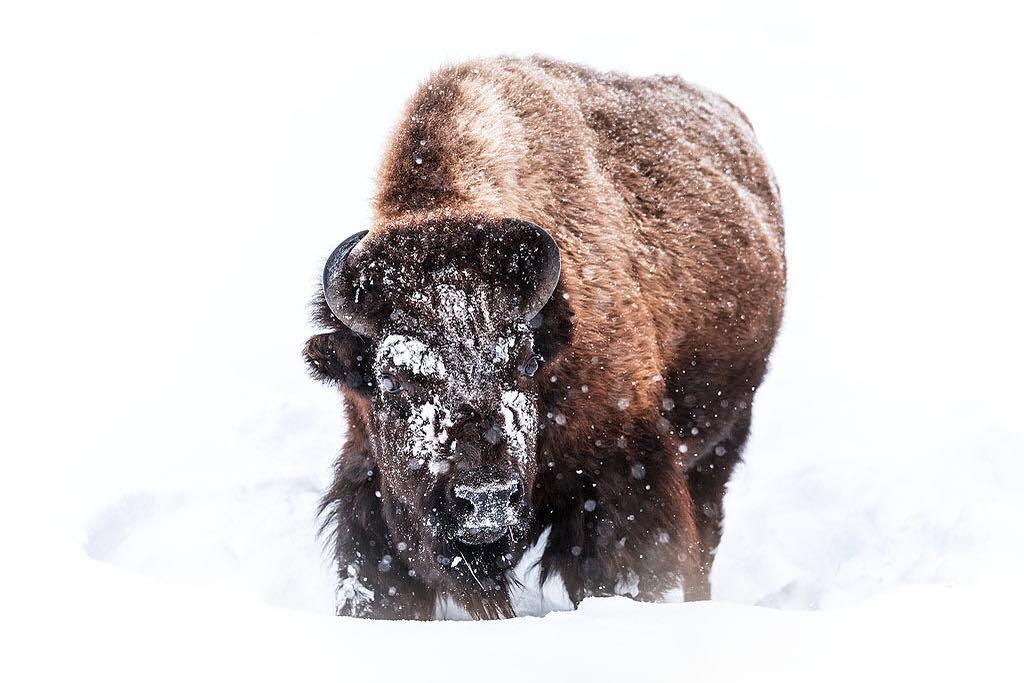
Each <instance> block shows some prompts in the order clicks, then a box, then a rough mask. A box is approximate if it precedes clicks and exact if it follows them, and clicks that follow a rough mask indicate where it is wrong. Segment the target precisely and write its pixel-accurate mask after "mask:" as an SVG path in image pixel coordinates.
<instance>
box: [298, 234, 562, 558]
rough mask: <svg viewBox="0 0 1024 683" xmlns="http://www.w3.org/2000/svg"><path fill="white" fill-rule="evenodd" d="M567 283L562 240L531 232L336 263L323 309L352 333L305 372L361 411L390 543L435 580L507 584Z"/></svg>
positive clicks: (382, 247) (319, 345)
mask: <svg viewBox="0 0 1024 683" xmlns="http://www.w3.org/2000/svg"><path fill="white" fill-rule="evenodd" d="M559 272H560V259H559V251H558V247H557V246H556V244H555V242H554V240H553V239H552V238H551V236H550V235H549V234H548V233H547V232H545V231H544V230H543V229H541V228H539V227H538V226H536V225H534V224H532V223H528V222H525V221H520V220H497V221H496V220H487V219H472V220H466V219H464V220H457V221H453V220H446V221H437V222H432V223H429V224H415V225H405V226H399V227H388V228H382V229H380V230H378V231H376V232H374V233H370V234H368V233H360V234H358V235H355V236H353V237H352V238H349V239H348V240H346V241H345V242H343V243H342V244H341V245H339V246H338V248H337V249H336V250H335V252H334V253H333V254H332V255H331V257H330V259H328V262H327V266H326V268H325V270H324V281H323V300H324V302H326V304H327V306H328V307H329V309H330V314H331V316H332V317H333V318H334V320H335V321H337V322H340V323H341V324H343V325H344V327H345V328H346V329H344V330H340V331H338V332H336V333H333V334H332V335H330V336H328V337H327V338H326V339H324V335H321V336H320V337H319V338H314V340H311V342H310V345H307V360H308V361H309V362H310V364H311V366H312V367H313V369H314V371H315V372H317V373H318V374H320V375H322V376H324V375H326V376H328V377H331V378H333V379H337V380H339V381H342V382H343V384H344V386H346V387H347V392H346V393H347V395H348V396H349V397H350V398H351V399H352V400H353V401H354V402H355V403H357V404H358V406H357V410H356V413H357V414H358V415H360V416H362V418H363V419H362V420H361V422H363V423H364V427H365V430H366V432H367V440H368V442H369V450H370V451H371V453H370V454H369V455H370V458H371V459H372V461H373V463H374V465H375V466H376V468H377V469H379V471H380V473H381V476H382V481H381V484H382V485H381V487H380V496H381V498H382V509H383V514H384V516H385V519H386V521H387V524H388V529H389V534H390V535H391V539H390V540H391V542H392V543H393V544H394V545H395V546H396V547H398V548H406V549H408V556H407V557H405V558H403V559H404V560H405V561H406V563H407V564H408V565H409V566H410V567H418V569H417V571H419V572H421V573H424V572H425V574H423V575H425V576H429V575H431V574H434V575H437V573H438V571H441V573H444V572H443V570H444V569H445V567H439V564H441V565H444V564H445V563H446V562H447V561H449V560H450V561H453V562H457V560H456V559H455V558H459V557H461V558H463V559H466V561H467V562H469V561H470V559H471V558H472V559H473V560H474V561H475V562H476V563H477V567H478V571H477V573H480V571H479V570H480V569H484V567H481V564H483V565H486V566H487V567H489V568H490V569H491V570H492V571H491V572H488V571H487V570H486V569H484V573H485V574H486V573H494V574H496V573H498V572H499V571H500V570H501V569H502V568H503V567H507V566H508V563H509V562H511V561H512V559H513V557H514V556H515V555H517V552H516V551H517V550H521V548H518V549H517V547H516V545H517V541H516V539H517V538H518V539H522V538H523V537H524V535H525V532H526V530H527V528H528V526H529V524H530V521H531V500H530V499H531V495H530V492H531V490H532V487H533V483H534V480H535V477H536V469H537V458H536V452H537V440H538V429H539V426H540V421H539V420H538V410H539V408H538V395H539V390H538V386H537V383H538V381H539V379H540V377H539V376H540V375H542V374H543V373H542V371H541V368H542V364H544V363H545V362H546V361H549V360H550V356H551V355H552V354H553V352H554V348H555V346H554V345H553V344H552V339H553V338H554V336H557V335H553V334H552V331H551V323H552V321H551V320H549V321H545V315H547V314H548V313H549V311H550V307H549V309H545V305H546V304H548V302H549V300H550V299H551V298H552V294H553V292H554V291H555V288H556V286H557V284H558V281H559ZM558 298H559V299H560V298H561V297H558ZM542 309H543V310H544V311H545V312H544V313H543V314H542ZM551 317H553V316H551ZM314 342H315V343H314ZM448 566H449V567H450V566H451V565H450V564H448Z"/></svg>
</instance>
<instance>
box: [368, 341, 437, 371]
mask: <svg viewBox="0 0 1024 683" xmlns="http://www.w3.org/2000/svg"><path fill="white" fill-rule="evenodd" d="M388 362H390V363H392V364H394V365H396V366H398V367H401V368H406V369H408V370H411V371H412V372H414V373H416V374H417V375H422V376H424V377H438V378H441V379H443V378H444V377H445V375H446V374H447V369H446V368H445V367H444V361H443V360H441V359H440V358H439V357H438V356H437V354H436V353H434V352H433V351H432V350H431V349H429V348H427V345H426V344H424V343H423V342H422V341H420V340H419V339H415V338H413V337H407V336H405V335H401V334H391V335H388V336H387V337H385V338H384V341H382V342H381V343H380V345H379V346H378V348H377V362H376V364H375V367H376V368H377V374H378V375H379V374H381V373H382V372H385V371H386V369H387V363H388Z"/></svg>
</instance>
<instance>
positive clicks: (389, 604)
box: [323, 439, 436, 620]
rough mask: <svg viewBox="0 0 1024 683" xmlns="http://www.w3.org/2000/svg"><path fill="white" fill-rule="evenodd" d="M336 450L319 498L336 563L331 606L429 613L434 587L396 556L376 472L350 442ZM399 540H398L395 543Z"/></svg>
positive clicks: (379, 613)
mask: <svg viewBox="0 0 1024 683" xmlns="http://www.w3.org/2000/svg"><path fill="white" fill-rule="evenodd" d="M357 445H358V440H356V439H353V440H352V441H350V446H349V447H348V448H347V450H346V452H344V453H343V454H342V457H341V459H340V460H339V461H338V463H337V465H336V468H335V479H334V485H333V486H332V487H331V489H330V491H329V492H328V493H327V495H326V496H325V498H324V502H323V506H324V510H325V512H326V513H327V515H328V517H327V520H326V523H325V529H329V530H330V531H331V534H332V536H333V542H334V557H335V560H336V562H337V566H338V587H337V591H336V593H335V606H336V611H337V614H338V615H339V616H351V617H362V618H366V619H418V620H425V619H432V618H433V617H434V603H435V599H436V595H435V592H434V591H433V590H432V589H431V588H429V587H428V586H426V585H425V584H424V583H423V582H422V581H420V579H419V578H418V577H417V576H416V574H415V572H413V571H410V570H409V568H408V567H406V566H405V564H404V563H403V562H402V560H401V559H400V558H401V550H402V548H401V547H395V545H396V544H395V543H394V542H393V541H392V538H391V534H390V533H389V532H388V528H387V524H386V523H385V520H384V515H383V510H382V503H381V499H380V498H378V497H377V495H376V491H377V490H378V486H379V482H378V481H376V480H377V477H378V476H379V475H378V473H377V472H376V469H375V468H374V466H373V464H372V463H371V462H370V461H369V459H368V458H366V457H365V456H364V455H362V453H361V451H360V450H358V449H356V448H354V446H357ZM399 545H401V544H399Z"/></svg>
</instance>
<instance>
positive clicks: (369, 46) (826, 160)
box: [0, 3, 1024, 681]
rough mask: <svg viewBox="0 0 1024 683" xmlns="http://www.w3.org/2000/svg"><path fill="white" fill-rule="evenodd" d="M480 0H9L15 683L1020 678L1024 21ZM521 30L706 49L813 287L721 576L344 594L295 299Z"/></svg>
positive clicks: (334, 420)
mask: <svg viewBox="0 0 1024 683" xmlns="http://www.w3.org/2000/svg"><path fill="white" fill-rule="evenodd" d="M472 8H473V6H472V5H466V6H464V7H462V8H461V9H459V8H453V9H451V10H450V11H448V12H443V13H442V15H443V17H444V18H443V20H440V19H436V20H435V19H432V18H431V16H433V14H432V13H428V14H429V15H430V16H422V17H420V18H419V19H417V20H416V21H414V22H411V23H409V24H403V25H401V26H397V27H395V26H392V25H391V24H390V23H389V22H391V21H393V18H394V13H393V12H392V11H391V10H389V9H388V8H383V7H382V8H373V7H371V8H345V9H342V8H341V6H340V5H339V6H337V7H331V6H322V5H316V4H304V3H303V4H297V3H289V4H287V5H285V4H282V5H280V6H278V7H262V6H261V7H254V6H249V5H239V6H235V5H231V4H222V3H197V4H195V5H191V4H189V3H183V4H175V5H174V6H168V7H166V8H162V9H159V8H148V9H144V8H142V6H138V5H125V6H92V7H90V8H88V9H86V8H84V7H79V6H77V5H67V6H63V7H60V8H54V9H53V10H52V11H48V10H47V9H46V8H45V7H44V6H42V5H39V4H34V5H33V7H32V8H29V7H28V6H24V7H20V8H15V7H4V9H3V10H2V13H3V16H2V17H0V75H2V82H0V85H2V91H3V92H5V93H8V94H9V96H8V98H7V99H9V100H10V101H11V102H13V103H14V105H13V106H12V107H5V108H4V111H3V112H2V113H0V117H3V119H4V125H2V126H0V142H2V145H0V148H2V149H3V150H5V151H4V154H3V155H2V156H3V158H4V159H3V161H0V164H2V165H0V169H2V171H0V172H2V176H0V187H2V188H4V189H3V192H4V194H5V197H4V200H3V201H2V202H0V211H2V212H3V220H2V221H0V222H2V224H3V225H4V226H5V233H6V227H7V226H11V227H13V228H14V229H13V230H11V236H10V237H8V238H6V239H7V241H8V248H6V249H4V250H3V253H2V255H0V258H2V259H3V261H2V266H3V267H2V268H0V278H2V280H0V284H2V287H0V291H3V294H2V296H3V297H4V298H3V310H4V311H6V312H7V314H8V316H9V317H10V320H13V321H15V322H14V323H12V324H11V325H10V326H9V328H8V329H9V330H10V331H12V332H13V331H16V332H17V334H16V335H15V334H9V335H8V336H7V337H6V338H5V339H4V340H3V344H4V348H3V353H2V354H0V356H2V359H0V362H2V363H3V377H4V378H5V379H6V382H5V384H6V388H5V389H4V391H3V398H2V400H3V405H2V414H3V415H5V416H7V419H5V422H8V421H9V423H8V424H7V425H6V426H5V429H4V432H5V434H4V441H5V444H4V447H3V452H4V454H5V458H4V462H5V470H6V471H5V476H4V477H3V482H4V484H3V492H2V493H3V496H2V501H0V506H2V508H0V512H2V515H3V516H2V519H3V522H2V524H3V527H4V528H3V533H4V537H5V540H6V542H5V545H4V548H5V550H6V551H7V552H6V556H5V560H4V568H3V570H2V571H3V573H4V577H3V581H2V582H0V584H2V590H3V592H4V596H3V598H4V599H3V605H4V624H5V626H6V627H7V630H9V631H11V633H9V634H8V635H7V636H5V638H4V642H5V644H6V645H8V646H9V652H10V654H9V655H5V656H4V657H0V673H2V672H4V670H5V669H9V670H10V673H9V674H8V675H3V678H4V679H5V680H25V679H30V678H38V679H47V678H53V677H54V676H62V677H65V678H66V677H70V676H72V675H74V676H76V677H81V678H85V679H86V680H89V679H98V678H104V679H117V680H120V679H135V678H136V677H137V676H138V675H139V672H143V671H145V672H149V673H148V675H151V676H152V677H154V678H157V679H161V678H163V679H180V678H183V677H186V676H187V677H189V678H200V679H212V678H228V679H237V678H242V677H246V678H256V679H277V680H280V679H283V678H287V679H290V680H301V678H302V677H303V676H316V677H317V678H318V679H322V678H324V677H325V676H333V677H337V678H342V677H344V678H357V679H363V678H365V679H370V678H371V677H372V678H378V677H381V676H386V677H392V676H401V677H403V678H404V677H415V678H416V679H418V680H446V681H448V680H461V679H471V678H478V677H481V676H483V675H484V674H483V673H481V672H486V676H487V677H488V678H490V679H494V680H521V679H522V678H523V677H524V676H525V675H527V674H530V675H537V676H538V677H540V678H542V679H543V678H544V677H545V676H544V675H543V674H541V673H539V672H544V673H546V674H547V675H548V676H550V677H551V678H563V679H564V678H566V677H568V676H570V675H571V676H573V677H574V678H576V677H578V678H582V679H584V680H607V679H625V680H633V679H639V680H651V679H665V680H678V679H679V678H681V677H684V676H690V677H692V679H693V680H716V679H717V680H736V679H737V678H740V679H749V678H753V677H755V676H756V677H758V678H767V679H770V680H773V679H782V678H785V679H787V680H821V679H823V678H826V677H827V678H832V679H837V678H838V679H854V678H862V677H863V676H867V675H871V676H874V677H879V676H883V677H884V678H896V677H897V676H900V675H906V676H912V677H913V678H914V679H915V680H919V679H923V678H925V677H929V676H930V677H932V678H936V679H953V678H960V679H963V678H966V677H968V676H969V677H970V678H971V679H972V680H973V679H978V678H982V677H987V676H989V677H995V678H1012V677H1013V674H1014V673H1015V672H1016V674H1018V675H1019V664H1018V662H1017V659H1018V658H1017V657H1016V655H1015V650H1014V645H1015V642H1014V641H1013V640H1012V638H1013V636H1014V634H1016V633H1019V625H1017V621H1018V620H1019V617H1020V615H1021V613H1022V611H1021V608H1022V607H1024V605H1022V602H1024V600H1022V591H1021V589H1020V587H1019V585H1018V584H1019V582H1018V577H1019V576H1021V571H1022V569H1024V566H1022V565H1024V531H1021V528H1020V524H1019V521H1018V520H1019V519H1021V512H1022V511H1024V506H1022V503H1021V500H1020V492H1021V491H1022V490H1024V489H1022V486H1024V463H1022V461H1021V458H1020V454H1021V450H1022V448H1021V447H1022V445H1024V429H1022V427H1021V423H1020V415H1021V409H1022V408H1024V401H1022V400H1021V398H1020V387H1021V386H1024V369H1022V367H1021V363H1020V362H1019V350H1018V348H1019V346H1020V340H1021V321H1020V314H1019V296H1020V290H1021V287H1020V279H1019V266H1018V261H1019V254H1020V247H1021V246H1022V237H1021V234H1022V233H1021V228H1022V227H1024V226H1021V219H1020V215H1019V210H1018V209H1017V206H1016V203H1017V202H1016V196H1017V195H1018V194H1019V177H1020V172H1019V169H1017V167H1016V163H1017V162H1016V159H1018V158H1019V157H1020V152H1021V151H1022V145H1021V135H1022V134H1021V129H1020V126H1019V123H1018V122H1019V120H1021V117H1022V114H1024V111H1022V107H1021V94H1020V92H1019V88H1018V87H1016V86H1015V85H1014V84H1015V83H1016V77H1015V76H1013V75H1012V74H1011V73H1010V72H1009V67H1008V66H1007V65H1009V64H1012V63H1015V61H1016V60H1014V59H1013V57H1018V58H1019V55H1016V54H1015V53H1016V52H1018V51H1019V50H1018V48H1016V47H1015V46H1014V43H1012V41H1010V35H1009V32H1010V27H1011V26H1012V25H1013V22H1011V21H1008V20H1007V18H1006V17H1000V16H990V14H991V12H990V10H989V9H988V8H987V7H986V6H985V5H984V4H981V5H977V6H973V5H972V8H971V10H970V13H965V14H963V15H957V14H955V13H953V12H944V11H936V10H934V8H933V9H931V10H930V11H929V12H928V13H926V14H918V13H917V12H915V11H913V10H912V9H904V10H900V9H898V8H896V9H894V8H891V7H886V8H885V13H884V15H883V14H881V8H871V7H869V6H858V12H857V13H856V14H855V15H854V14H851V15H843V14H838V13H837V14H824V13H823V12H824V10H822V9H820V8H817V7H815V6H807V7H801V6H791V7H787V8H778V7H777V8H775V9H772V10H768V9H766V8H762V7H760V5H751V6H748V7H743V8H734V11H732V12H729V13H728V16H727V15H726V14H721V15H718V14H715V12H716V11H719V12H725V10H724V9H721V10H711V9H709V7H708V6H704V5H701V6H699V7H696V6H695V7H692V8H676V9H674V10H672V12H674V14H665V13H666V12H668V10H666V9H664V8H655V7H647V6H645V5H643V4H642V3H632V4H631V5H630V13H629V14H628V16H624V15H623V14H622V13H621V12H612V13H601V12H597V13H593V12H588V13H584V14H578V13H575V12H573V11H570V10H568V9H566V10H562V9H558V8H554V7H550V6H547V5H537V6H533V5H530V4H529V3H526V4H524V5H522V6H520V7H517V8H516V11H515V12H511V13H509V14H507V15H505V16H503V17H502V20H501V22H500V25H494V24H493V22H486V21H481V22H480V23H477V24H475V25H476V28H475V29H474V30H468V27H469V26H471V25H473V24H474V22H475V21H476V19H475V17H476V13H477V11H478V10H473V11H472V12H470V10H472ZM540 10H543V12H541V11H540ZM653 12H657V15H658V16H659V17H661V19H659V21H658V22H656V25H651V23H650V21H648V20H647V19H648V18H649V15H650V13H653ZM437 16H441V15H437ZM882 16H884V18H885V20H884V21H881V20H880V17H882ZM541 17H543V19H541ZM386 25H388V26H391V28H389V29H388V32H385V31H384V26H386ZM951 35H952V36H956V38H957V40H956V44H957V45H959V46H961V49H960V50H952V49H950V48H949V43H948V41H947V37H948V36H951ZM623 36H627V37H628V39H625V38H623ZM908 36H909V37H908ZM509 51H515V52H521V53H529V52H534V51H541V52H546V53H550V54H553V55H554V56H558V57H563V58H568V59H575V60H579V61H584V62H588V63H591V64H593V65H594V66H598V67H602V68H619V69H624V70H628V71H631V72H633V73H649V72H658V71H662V72H664V71H676V72H679V73H681V74H683V75H684V76H685V77H687V78H690V79H692V80H694V81H696V82H698V83H700V84H702V85H705V86H707V87H709V88H711V89H713V90H716V91H718V92H721V93H723V94H725V95H726V96H728V97H729V98H730V99H732V100H733V101H735V102H736V103H737V104H739V105H740V106H741V107H742V108H743V109H744V110H745V111H746V112H747V114H748V115H749V116H750V118H751V119H752V121H753V122H754V126H755V129H756V130H757V132H758V135H759V139H760V141H761V144H762V146H763V147H764V149H765V151H766V154H767V155H768V158H769V160H770V161H771V163H772V164H773V166H774V168H775V171H776V174H777V176H778V179H779V183H780V186H781V188H782V193H783V202H784V208H785V211H786V218H787V252H788V257H789V262H790V295H789V298H788V302H787V316H786V320H785V324H784V329H783V333H782V336H781V338H780V341H779V345H778V347H777V350H776V353H775V355H774V358H773V363H772V370H771V373H770V375H769V378H768V380H767V382H766V383H765V385H764V386H763V388H762V389H761V391H760V392H759V395H758V399H757V403H756V405H755V422H754V429H753V437H752V439H751V441H750V444H749V446H748V450H747V458H746V460H747V462H746V465H745V466H743V467H742V468H741V469H740V470H739V472H738V473H737V475H736V477H735V478H734V481H733V483H732V485H731V486H730V491H729V494H728V497H727V502H726V515H727V522H726V533H725V537H724V540H723V544H722V547H721V549H720V552H719V556H718V559H717V562H716V567H715V572H714V575H713V577H712V579H713V580H712V584H713V593H714V597H715V600H716V602H713V603H710V604H696V605H694V604H687V605H684V604H672V605H640V604H636V603H633V602H631V601H628V600H626V599H614V600H590V601H586V602H585V603H584V605H583V606H582V608H581V609H580V610H579V611H578V612H574V613H565V614H551V615H548V616H546V617H544V618H541V619H534V618H524V619H520V620H514V621H512V622H504V623H491V624H475V623H438V624H408V623H388V624H379V623H368V622H362V621H354V620H348V619H336V618H334V617H331V616H329V615H330V613H331V611H332V610H333V605H334V590H335V582H334V579H333V577H332V575H331V569H330V568H329V567H328V566H327V563H326V562H325V560H324V553H322V549H321V547H320V544H319V542H318V541H317V540H316V538H315V535H314V533H315V529H316V525H315V520H314V510H315V506H316V500H317V496H318V495H319V492H320V491H321V490H322V489H323V488H324V486H325V484H326V481H327V475H328V468H329V465H330V461H331V460H332V458H333V457H334V454H335V452H336V451H337V449H338V446H339V444H340V439H341V437H342V435H343V432H344V424H343V422H342V420H341V417H340V413H339V412H338V401H337V398H336V397H335V396H334V395H333V393H332V392H331V391H330V390H328V389H325V388H322V387H318V386H316V385H314V384H313V383H312V382H310V381H309V380H308V379H307V378H306V376H305V373H304V369H303V367H302V364H301V359H300V356H299V350H300V348H301V345H302V343H303V341H304V338H305V336H306V335H307V334H308V333H309V332H310V327H309V325H308V322H307V321H306V313H307V312H306V310H305V308H304V307H305V304H306V302H307V301H308V300H309V298H310V297H311V296H312V294H313V293H314V291H315V290H316V283H317V280H318V276H319V270H320V267H321V265H322V259H323V258H325V257H326V256H327V255H328V254H329V253H330V250H331V249H332V248H333V247H334V246H335V244H336V243H337V242H338V241H339V240H340V239H341V238H343V237H345V236H347V235H348V234H350V233H352V232H354V231H355V230H358V229H362V228H364V227H365V225H366V221H367V218H368V207H367V198H368V197H369V195H370V194H371V192H372V188H373V177H372V176H373V171H374V169H375V167H376V163H377V156H378V154H379V153H380V150H381V147H382V144H383V140H384V138H385V136H386V134H387V132H388V129H389V127H390V125H391V124H392V123H393V122H394V120H395V117H397V115H398V113H399V111H400V106H401V104H402V101H403V99H404V98H405V97H406V96H408V95H409V93H411V91H412V87H413V85H414V83H415V82H416V81H417V79H419V78H421V77H422V76H423V75H425V73H426V70H428V69H430V68H431V67H433V66H435V65H437V64H439V63H441V62H442V61H444V60H446V59H452V60H454V59H458V58H461V57H464V56H470V55H476V54H493V53H499V52H509ZM560 606H564V599H563V598H562V596H561V595H560V594H559V592H558V590H557V586H552V587H549V591H548V593H547V594H546V595H545V596H544V599H543V600H542V599H540V598H538V596H536V595H524V596H523V597H522V602H521V608H522V612H523V613H528V614H540V613H544V612H545V611H547V610H549V609H553V608H558V607H560ZM282 608H286V609H282ZM457 612H458V611H457V610H450V612H449V615H450V616H452V617H457V616H458V613H457ZM5 649H7V648H5Z"/></svg>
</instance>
